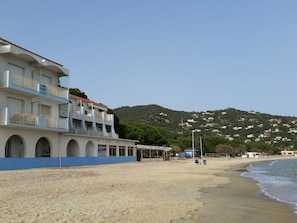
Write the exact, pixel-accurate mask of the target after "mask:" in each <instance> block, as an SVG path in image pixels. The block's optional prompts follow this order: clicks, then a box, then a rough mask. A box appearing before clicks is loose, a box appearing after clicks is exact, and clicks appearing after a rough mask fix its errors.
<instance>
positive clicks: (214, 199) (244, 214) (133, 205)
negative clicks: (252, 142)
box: [0, 157, 297, 223]
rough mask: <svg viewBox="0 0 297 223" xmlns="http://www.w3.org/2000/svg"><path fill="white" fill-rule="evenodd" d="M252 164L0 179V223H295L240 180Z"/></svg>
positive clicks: (149, 166)
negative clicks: (243, 172)
mask: <svg viewBox="0 0 297 223" xmlns="http://www.w3.org/2000/svg"><path fill="white" fill-rule="evenodd" d="M276 159H286V158H277V157H273V158H263V159H257V160H243V159H230V160H226V159H221V158H207V165H197V164H195V163H194V160H192V159H191V160H171V161H144V162H133V163H119V164H102V165H96V166H81V167H70V168H61V169H58V168H52V169H49V168H45V169H29V170H16V171H0V191H1V193H0V202H1V206H0V222H24V223H25V222H40V223H43V222H74V223H75V222H88V223H92V222H96V223H97V222H99V223H100V222H109V223H113V222H129V223H138V222H147V223H154V222H160V223H166V222H171V223H182V222H183V223H186V222H203V223H208V222H209V223H213V222H216V223H220V222H228V223H229V222H230V223H232V222H234V223H237V222H241V223H248V222H249V223H250V222H251V221H254V222H261V223H266V222H267V223H268V221H269V223H276V222H288V223H291V222H296V219H297V215H296V214H295V213H294V212H293V210H292V209H290V207H289V206H288V205H286V204H285V203H281V202H278V201H275V200H273V199H271V198H268V197H266V196H265V195H264V194H260V193H259V191H260V188H259V187H258V185H257V184H256V182H255V181H254V180H253V179H251V178H247V177H243V176H241V175H240V174H241V173H242V171H243V170H246V168H245V167H246V166H247V165H249V164H251V163H253V162H261V161H270V160H276Z"/></svg>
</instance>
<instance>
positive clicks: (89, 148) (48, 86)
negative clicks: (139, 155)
mask: <svg viewBox="0 0 297 223" xmlns="http://www.w3.org/2000/svg"><path fill="white" fill-rule="evenodd" d="M68 83H69V71H68V69H66V68H65V67H64V66H63V65H62V64H59V63H57V62H54V61H52V60H49V59H47V58H45V57H42V56H40V55H38V54H36V53H33V52H31V51H29V50H26V49H24V48H22V47H20V46H17V45H15V44H13V43H11V42H9V41H7V40H5V39H2V38H0V102H1V103H0V170H1V169H2V170H10V169H24V168H38V167H61V166H76V165H90V164H101V163H115V162H132V161H135V160H136V141H135V140H128V139H121V138H119V137H118V135H117V134H116V133H115V129H114V119H113V115H112V114H108V113H107V107H106V106H105V105H103V104H101V103H96V102H93V101H91V100H88V99H84V98H80V97H77V96H75V95H70V94H69V91H68V89H69V86H68V85H69V84H68Z"/></svg>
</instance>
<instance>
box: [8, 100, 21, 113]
mask: <svg viewBox="0 0 297 223" xmlns="http://www.w3.org/2000/svg"><path fill="white" fill-rule="evenodd" d="M7 107H8V109H9V110H11V111H13V112H22V111H23V100H20V99H16V98H10V97H8V98H7Z"/></svg>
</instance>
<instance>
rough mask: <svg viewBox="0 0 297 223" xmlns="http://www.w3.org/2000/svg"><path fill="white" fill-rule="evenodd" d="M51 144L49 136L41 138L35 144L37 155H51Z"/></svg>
mask: <svg viewBox="0 0 297 223" xmlns="http://www.w3.org/2000/svg"><path fill="white" fill-rule="evenodd" d="M50 156H51V146H50V143H49V141H48V139H47V138H45V137H42V138H40V139H39V140H38V141H37V143H36V146H35V157H50Z"/></svg>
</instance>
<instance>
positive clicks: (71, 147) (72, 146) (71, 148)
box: [66, 139, 79, 157]
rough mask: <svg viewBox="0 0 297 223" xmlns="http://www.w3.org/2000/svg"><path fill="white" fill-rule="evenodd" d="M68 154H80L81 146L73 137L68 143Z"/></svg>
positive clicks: (73, 155)
mask: <svg viewBox="0 0 297 223" xmlns="http://www.w3.org/2000/svg"><path fill="white" fill-rule="evenodd" d="M66 156H67V157H75V156H79V146H78V143H77V142H76V141H75V140H74V139H71V140H70V141H69V142H68V144H67V152H66Z"/></svg>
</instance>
